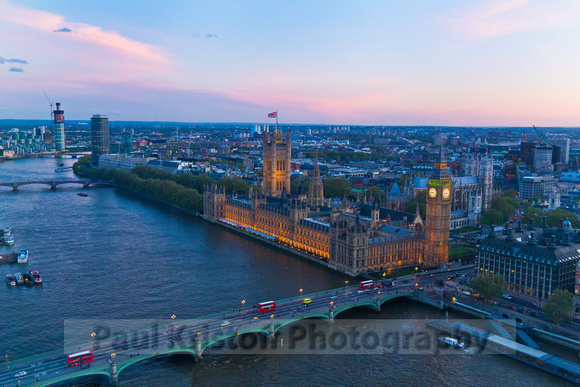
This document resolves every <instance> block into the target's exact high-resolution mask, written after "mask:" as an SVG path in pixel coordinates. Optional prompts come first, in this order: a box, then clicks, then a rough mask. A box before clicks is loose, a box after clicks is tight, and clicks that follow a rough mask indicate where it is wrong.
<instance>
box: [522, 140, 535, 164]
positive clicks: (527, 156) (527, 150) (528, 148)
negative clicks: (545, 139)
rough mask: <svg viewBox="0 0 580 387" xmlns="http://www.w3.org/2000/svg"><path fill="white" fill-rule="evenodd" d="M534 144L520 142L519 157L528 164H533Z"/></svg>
mask: <svg viewBox="0 0 580 387" xmlns="http://www.w3.org/2000/svg"><path fill="white" fill-rule="evenodd" d="M536 145H537V144H536V143H535V142H522V143H521V145H520V159H521V160H522V161H523V162H524V163H526V164H528V165H530V166H531V165H533V164H534V151H535V149H536Z"/></svg>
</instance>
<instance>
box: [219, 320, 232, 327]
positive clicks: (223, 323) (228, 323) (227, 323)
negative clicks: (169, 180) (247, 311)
mask: <svg viewBox="0 0 580 387" xmlns="http://www.w3.org/2000/svg"><path fill="white" fill-rule="evenodd" d="M220 325H221V326H222V327H225V326H228V325H230V322H229V321H227V320H226V321H222V323H221V324H220Z"/></svg>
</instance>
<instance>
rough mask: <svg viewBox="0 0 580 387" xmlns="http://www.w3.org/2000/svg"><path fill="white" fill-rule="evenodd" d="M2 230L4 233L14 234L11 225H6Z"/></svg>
mask: <svg viewBox="0 0 580 387" xmlns="http://www.w3.org/2000/svg"><path fill="white" fill-rule="evenodd" d="M2 231H3V232H4V235H10V234H12V230H11V229H10V227H6V228H5V229H3V230H2Z"/></svg>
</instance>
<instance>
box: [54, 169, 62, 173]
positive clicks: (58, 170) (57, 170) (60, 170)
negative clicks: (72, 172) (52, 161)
mask: <svg viewBox="0 0 580 387" xmlns="http://www.w3.org/2000/svg"><path fill="white" fill-rule="evenodd" d="M54 171H55V172H62V168H57V169H55V170H54Z"/></svg>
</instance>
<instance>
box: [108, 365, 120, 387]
mask: <svg viewBox="0 0 580 387" xmlns="http://www.w3.org/2000/svg"><path fill="white" fill-rule="evenodd" d="M109 372H110V374H111V384H112V385H113V386H116V385H117V382H118V381H119V373H118V372H117V363H115V362H114V361H113V362H111V367H110V368H109Z"/></svg>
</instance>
